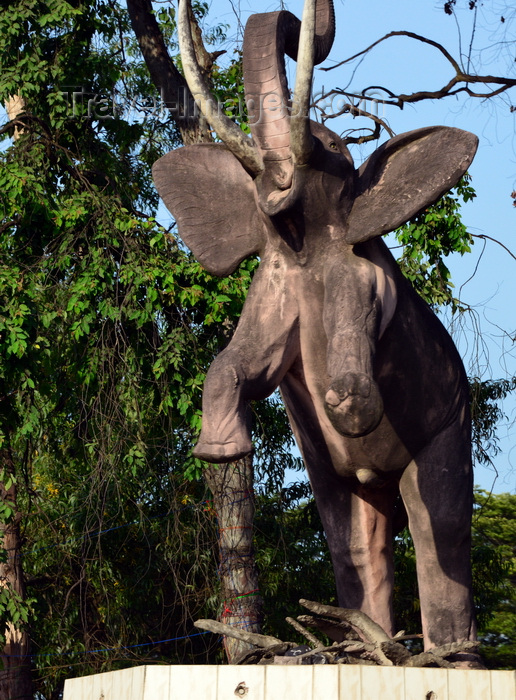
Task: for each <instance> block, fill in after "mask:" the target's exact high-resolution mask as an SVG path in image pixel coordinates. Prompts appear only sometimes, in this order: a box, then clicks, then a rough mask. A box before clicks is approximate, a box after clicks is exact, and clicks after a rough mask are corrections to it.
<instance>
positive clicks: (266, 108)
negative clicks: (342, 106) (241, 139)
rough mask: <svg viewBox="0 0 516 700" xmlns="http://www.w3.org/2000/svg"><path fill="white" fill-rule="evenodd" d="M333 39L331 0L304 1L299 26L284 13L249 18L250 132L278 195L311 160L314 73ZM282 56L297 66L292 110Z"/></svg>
mask: <svg viewBox="0 0 516 700" xmlns="http://www.w3.org/2000/svg"><path fill="white" fill-rule="evenodd" d="M334 34H335V18H334V12H333V3H332V1H331V0H319V2H317V0H306V3H305V10H304V13H303V22H302V23H301V22H300V21H299V20H298V19H297V18H296V17H295V16H294V15H292V14H291V13H290V12H285V11H282V12H272V13H266V14H258V15H252V16H251V17H250V18H249V21H248V22H247V25H246V30H245V35H244V50H243V68H244V86H245V92H246V102H247V106H248V111H249V121H250V127H251V132H252V134H253V137H254V140H255V142H256V144H257V146H258V148H259V150H260V152H261V156H262V158H263V161H264V165H265V171H266V179H267V180H268V181H269V182H270V186H271V187H273V188H277V190H286V189H288V188H289V187H291V185H292V177H293V170H294V163H295V164H296V165H304V164H306V162H307V161H308V158H309V157H310V153H311V148H312V146H311V144H312V138H311V134H310V127H309V121H308V110H309V104H310V93H311V86H312V74H313V67H314V65H315V64H317V63H320V62H321V61H323V60H324V59H325V58H326V56H327V55H328V53H329V51H330V48H331V45H332V43H333V38H334ZM285 54H287V55H288V56H290V57H291V58H294V59H297V61H298V69H297V70H298V73H297V80H296V89H295V97H294V106H293V109H291V106H290V96H289V90H288V85H287V79H286V72H285V62H284V55H285ZM291 112H292V118H291Z"/></svg>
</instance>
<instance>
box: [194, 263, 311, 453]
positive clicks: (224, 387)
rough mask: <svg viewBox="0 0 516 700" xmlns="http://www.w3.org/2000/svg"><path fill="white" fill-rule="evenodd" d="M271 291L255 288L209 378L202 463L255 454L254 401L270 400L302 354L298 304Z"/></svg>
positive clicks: (198, 450)
mask: <svg viewBox="0 0 516 700" xmlns="http://www.w3.org/2000/svg"><path fill="white" fill-rule="evenodd" d="M267 279H268V278H266V281H267ZM262 281H263V276H262ZM253 285H254V282H253ZM275 289H277V285H276V286H275ZM267 292H268V290H267V286H265V288H264V286H263V284H262V285H256V286H255V287H254V288H253V289H252V290H251V293H250V294H249V295H248V298H247V300H246V303H245V306H244V311H243V313H242V316H241V318H240V321H239V323H238V327H237V330H236V331H235V335H234V337H233V339H232V340H231V342H230V343H229V345H228V347H227V348H226V349H225V350H223V351H222V352H221V353H220V355H218V356H217V357H216V358H215V360H214V361H213V363H212V365H211V367H210V369H209V371H208V374H207V375H206V380H205V383H204V389H203V401H202V410H203V418H202V430H201V434H200V436H199V441H198V443H197V445H196V447H195V448H194V450H193V454H194V455H195V456H196V457H198V458H199V459H203V460H206V461H207V462H231V461H233V460H235V459H239V458H241V457H243V456H244V455H246V454H249V453H250V452H251V451H252V444H251V431H250V411H249V402H250V401H253V400H258V399H264V398H266V397H267V396H270V394H272V392H273V391H275V389H277V388H278V385H279V383H280V382H281V380H282V379H283V376H284V375H285V372H287V370H288V369H289V367H290V365H291V364H292V363H293V361H294V359H295V358H296V356H297V355H298V354H299V324H298V316H297V306H296V305H295V303H292V300H290V304H289V303H281V304H276V303H275V299H274V296H273V295H272V294H271V293H269V294H268V293H267ZM283 301H284V300H283Z"/></svg>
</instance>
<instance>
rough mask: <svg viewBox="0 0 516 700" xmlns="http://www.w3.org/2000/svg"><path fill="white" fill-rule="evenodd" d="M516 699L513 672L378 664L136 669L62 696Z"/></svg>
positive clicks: (87, 680)
mask: <svg viewBox="0 0 516 700" xmlns="http://www.w3.org/2000/svg"><path fill="white" fill-rule="evenodd" d="M235 698H245V700H516V672H514V671H461V670H447V669H440V668H382V667H376V666H343V665H338V666H136V667H134V668H129V669H125V670H123V671H111V672H109V673H99V674H97V675H94V676H85V677H84V678H72V679H70V680H67V681H66V682H65V688H64V696H63V700H235Z"/></svg>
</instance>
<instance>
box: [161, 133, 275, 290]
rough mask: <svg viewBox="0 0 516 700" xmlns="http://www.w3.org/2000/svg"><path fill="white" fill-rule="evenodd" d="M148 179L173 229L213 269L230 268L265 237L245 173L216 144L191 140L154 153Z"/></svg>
mask: <svg viewBox="0 0 516 700" xmlns="http://www.w3.org/2000/svg"><path fill="white" fill-rule="evenodd" d="M152 174H153V177H154V183H155V185H156V188H157V190H158V192H159V194H160V196H161V198H162V199H163V201H164V202H165V204H166V206H167V208H168V209H169V211H170V212H171V213H172V215H173V217H174V218H175V220H176V221H177V226H178V231H179V235H180V236H181V238H182V240H183V241H184V242H185V243H186V245H187V246H188V247H189V248H190V250H191V251H192V253H193V254H194V255H195V257H196V258H197V260H198V261H199V262H200V263H201V265H202V266H203V267H204V268H205V269H206V270H208V272H210V273H211V274H213V275H218V276H219V277H224V276H225V275H229V274H230V273H231V272H233V271H234V270H235V269H236V267H237V266H238V265H239V263H240V262H242V260H243V259H244V258H246V257H247V256H248V255H251V254H252V253H256V252H258V251H259V250H260V249H261V248H262V247H263V243H264V240H265V230H264V226H265V224H264V219H263V217H262V215H261V214H260V212H259V210H258V206H257V204H256V200H255V187H254V183H253V180H252V178H251V176H250V175H249V174H248V173H247V172H246V171H245V170H244V168H243V167H242V166H241V165H240V163H239V161H238V160H237V159H236V158H235V156H233V155H232V154H231V153H230V151H228V150H227V149H226V147H225V146H224V145H222V144H215V143H210V144H195V145H192V146H185V147H184V148H178V149H177V150H176V151H171V152H170V153H167V155H165V156H163V157H162V158H160V159H159V160H158V161H156V163H154V165H153V168H152Z"/></svg>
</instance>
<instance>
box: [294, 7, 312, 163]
mask: <svg viewBox="0 0 516 700" xmlns="http://www.w3.org/2000/svg"><path fill="white" fill-rule="evenodd" d="M316 5H317V0H306V1H305V6H304V9H303V18H302V21H301V31H300V35H299V49H298V54H297V69H296V86H295V90H294V97H293V101H292V117H291V120H290V146H291V151H292V158H293V160H294V163H295V164H296V165H298V166H302V165H306V164H307V163H308V160H309V159H310V156H311V154H312V150H313V139H312V135H311V133H310V126H309V120H308V113H309V111H310V101H311V100H310V98H311V93H312V80H313V73H314V63H315V41H314V37H315V22H316V19H315V15H316Z"/></svg>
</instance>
